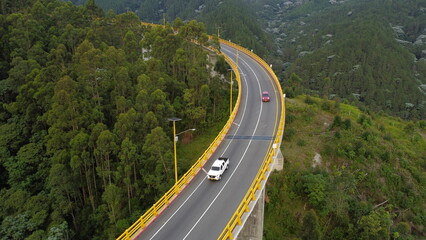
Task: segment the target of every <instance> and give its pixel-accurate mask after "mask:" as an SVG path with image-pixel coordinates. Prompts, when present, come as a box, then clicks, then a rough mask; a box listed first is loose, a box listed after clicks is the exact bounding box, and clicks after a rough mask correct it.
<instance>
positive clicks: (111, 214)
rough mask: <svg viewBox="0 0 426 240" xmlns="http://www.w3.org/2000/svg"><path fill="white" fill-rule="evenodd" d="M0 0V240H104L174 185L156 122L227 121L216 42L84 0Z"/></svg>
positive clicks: (198, 27) (166, 142)
mask: <svg viewBox="0 0 426 240" xmlns="http://www.w3.org/2000/svg"><path fill="white" fill-rule="evenodd" d="M1 3H2V4H1V11H2V14H1V15H0V54H1V55H0V103H1V104H0V223H1V225H0V239H8V240H9V239H17V240H18V239H31V240H35V239H113V238H115V237H116V236H118V235H119V234H120V233H122V232H123V230H124V229H126V228H127V227H129V226H130V224H131V223H133V222H134V221H135V220H136V219H137V218H139V216H140V215H142V213H143V212H144V211H145V210H146V209H147V208H149V207H150V206H151V205H152V204H153V203H154V202H155V201H156V200H157V199H158V198H159V197H160V196H162V195H163V193H164V192H165V191H166V190H168V189H169V187H171V186H172V185H173V183H174V174H173V162H172V159H173V157H172V156H173V155H172V152H173V145H172V133H173V131H172V129H171V126H172V125H171V123H170V122H169V121H167V118H169V117H179V118H182V119H183V120H182V121H180V122H178V123H177V126H178V127H179V128H180V129H182V130H183V129H186V128H197V132H196V133H197V134H203V132H204V131H205V130H206V129H208V128H210V127H211V126H212V124H213V123H215V122H222V121H221V119H226V118H227V113H228V107H229V99H228V98H223V97H221V96H223V95H228V94H229V93H228V92H226V91H227V90H228V88H229V87H228V86H226V81H225V79H224V78H223V75H222V74H223V73H226V72H227V69H228V68H229V67H228V66H227V65H226V63H225V61H224V59H223V58H222V57H218V56H216V55H214V54H211V53H210V52H208V51H206V50H204V48H203V47H202V45H204V46H207V45H209V44H212V45H213V46H215V47H218V42H214V41H213V42H211V43H210V42H209V41H208V38H207V35H206V33H205V27H204V25H203V24H202V23H198V22H196V21H190V22H187V23H185V24H184V23H183V22H182V21H180V20H179V19H177V20H176V21H175V22H174V23H173V28H172V27H171V26H170V25H166V26H164V27H158V28H152V27H146V26H142V25H141V24H140V19H139V18H138V17H137V16H136V15H135V14H134V13H132V12H129V13H124V14H120V15H116V14H114V13H112V12H108V13H107V14H104V12H103V10H102V9H101V8H99V7H97V6H96V5H95V4H94V1H88V2H87V3H86V4H85V5H84V6H76V5H73V4H72V3H71V2H60V1H58V0H42V1H2V2H1ZM192 40H197V41H198V43H200V45H195V44H193V43H192V42H191V41H192ZM226 75H228V74H226ZM190 137H191V136H189V137H188V138H190ZM192 157H193V158H196V157H197V156H192ZM191 160H196V159H191ZM189 164H190V163H188V165H189ZM179 170H180V172H179V174H182V173H183V171H184V169H181V168H179Z"/></svg>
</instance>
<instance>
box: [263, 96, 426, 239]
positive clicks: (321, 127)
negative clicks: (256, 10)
mask: <svg viewBox="0 0 426 240" xmlns="http://www.w3.org/2000/svg"><path fill="white" fill-rule="evenodd" d="M286 107H287V109H286V114H287V116H286V129H285V134H284V141H283V144H282V152H283V155H284V169H283V170H282V171H281V172H274V173H273V174H272V175H271V177H270V179H269V181H268V185H267V200H266V202H267V203H266V205H265V228H264V238H265V239H320V237H322V238H321V239H354V240H355V239H423V238H424V237H425V231H424V230H425V226H426V218H425V216H426V211H425V209H426V208H425V202H426V168H425V162H426V122H425V121H424V120H423V121H419V122H407V121H402V120H400V119H398V118H394V117H390V116H386V115H380V114H369V113H367V112H363V111H361V110H360V109H358V108H356V107H354V106H351V105H346V104H339V103H338V102H335V101H329V100H324V99H319V98H313V97H309V96H308V97H306V96H299V97H297V98H294V99H289V98H287V101H286Z"/></svg>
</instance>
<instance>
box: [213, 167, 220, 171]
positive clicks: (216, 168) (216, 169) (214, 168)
mask: <svg viewBox="0 0 426 240" xmlns="http://www.w3.org/2000/svg"><path fill="white" fill-rule="evenodd" d="M219 169H220V168H219V167H212V170H213V171H219Z"/></svg>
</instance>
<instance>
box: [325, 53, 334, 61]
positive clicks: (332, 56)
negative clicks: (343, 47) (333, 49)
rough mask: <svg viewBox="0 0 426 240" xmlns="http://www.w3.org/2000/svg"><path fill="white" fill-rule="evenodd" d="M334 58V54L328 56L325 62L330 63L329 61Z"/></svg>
mask: <svg viewBox="0 0 426 240" xmlns="http://www.w3.org/2000/svg"><path fill="white" fill-rule="evenodd" d="M335 56H336V54H334V55H330V56H328V57H327V62H330V61H331V60H333V58H334V57H335Z"/></svg>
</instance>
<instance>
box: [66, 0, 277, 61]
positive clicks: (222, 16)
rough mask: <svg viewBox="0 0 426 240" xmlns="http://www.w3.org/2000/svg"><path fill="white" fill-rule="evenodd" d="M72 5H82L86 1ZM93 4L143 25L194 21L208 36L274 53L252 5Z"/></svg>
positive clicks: (152, 0) (168, 0)
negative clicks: (134, 18) (130, 13)
mask: <svg viewBox="0 0 426 240" xmlns="http://www.w3.org/2000/svg"><path fill="white" fill-rule="evenodd" d="M72 2H73V3H74V4H77V5H81V4H84V3H86V2H87V0H72ZM96 4H97V5H99V6H100V7H102V9H104V11H105V12H107V11H108V10H113V11H114V12H115V13H123V12H127V11H133V12H135V13H136V14H137V15H138V16H139V17H140V19H141V20H142V21H145V22H152V23H163V22H164V21H166V22H173V21H174V20H175V19H176V18H181V19H182V20H184V21H189V20H193V19H195V20H197V21H200V22H203V23H204V24H205V26H206V30H207V32H208V33H209V34H217V32H218V31H219V33H220V36H221V37H223V38H224V39H229V40H232V41H234V42H237V43H239V44H241V45H243V46H245V47H247V48H249V49H254V50H255V51H256V52H257V53H258V54H261V55H266V54H267V53H268V52H270V51H275V50H273V49H274V45H273V44H269V42H270V41H268V39H270V38H271V36H268V34H267V33H266V32H265V31H263V30H262V28H261V25H260V23H259V22H258V20H257V19H256V18H255V17H254V16H255V11H254V10H253V9H252V8H251V6H252V4H247V3H246V2H244V0H228V1H221V0H165V1H157V0H142V1H141V0H96ZM265 43H266V44H265ZM271 43H272V42H271Z"/></svg>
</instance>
